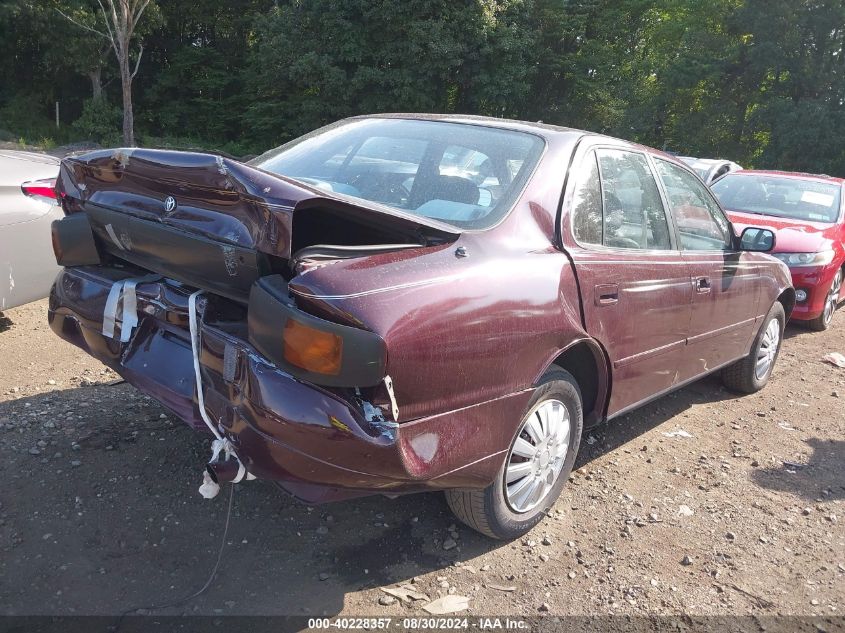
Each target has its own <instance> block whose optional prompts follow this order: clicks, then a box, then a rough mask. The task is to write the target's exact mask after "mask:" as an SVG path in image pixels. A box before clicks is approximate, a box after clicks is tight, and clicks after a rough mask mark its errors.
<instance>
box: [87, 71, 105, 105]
mask: <svg viewBox="0 0 845 633" xmlns="http://www.w3.org/2000/svg"><path fill="white" fill-rule="evenodd" d="M102 76H103V69H102V68H100V67H99V66H98V67H97V68H92V69H91V70H89V71H88V78H89V79H90V80H91V98H92V99H93V100H94V101H99V100H100V99H102V98H103V82H102Z"/></svg>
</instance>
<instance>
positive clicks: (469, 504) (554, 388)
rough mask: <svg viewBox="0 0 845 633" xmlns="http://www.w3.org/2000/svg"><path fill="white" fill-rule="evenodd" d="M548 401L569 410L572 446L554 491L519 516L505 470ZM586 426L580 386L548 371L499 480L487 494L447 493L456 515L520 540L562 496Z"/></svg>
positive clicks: (558, 372) (495, 534)
mask: <svg viewBox="0 0 845 633" xmlns="http://www.w3.org/2000/svg"><path fill="white" fill-rule="evenodd" d="M546 400H557V401H559V402H561V403H563V404H564V406H565V407H566V409H567V412H568V413H569V424H570V428H569V445H568V447H567V449H566V453H565V457H564V458H563V466H562V467H561V470H560V472H559V474H558V476H557V479H556V480H555V481H554V483H553V485H552V487H551V488H550V490H549V491H548V492H547V493H546V494H545V496H543V497H542V499H540V501H539V503H538V504H537V505H536V507H534V508H533V509H531V510H528V511H527V512H521V513H520V512H515V511H514V510H513V509H512V508H511V507H510V505H509V503H508V501H507V499H506V492H505V469H506V467H507V465H508V461H509V458H510V456H511V451H512V449H513V447H514V444H515V443H516V440H517V439H518V437H519V435H520V433H521V432H522V431H523V427H524V425H525V423H526V421H527V418H528V417H529V414H530V413H531V412H532V411H534V410H536V408H537V407H538V406H540V405H541V404H542V403H543V402H544V401H546ZM583 426H584V412H583V407H582V404H581V390H580V389H579V388H578V383H577V382H575V379H574V378H573V377H572V375H571V374H570V373H569V372H566V371H564V370H562V369H554V370H550V371H548V372H547V373H546V374H545V375H544V376H543V377H542V378H541V379H540V382H539V384H538V386H537V389H536V390H535V391H534V394H533V396H532V397H531V400H530V401H529V402H528V407H527V408H526V410H525V414H524V415H523V419H522V420H521V421H520V422H519V426H518V428H517V429H516V431H515V433H514V438H513V440H511V444H510V447H509V448H508V453H507V454H506V456H505V459H504V461H503V463H502V467H501V468H500V469H499V472H498V474H497V476H496V480H495V481H494V482H493V483H492V484H490V485H489V486H487V488H484V489H483V490H447V491H446V501H447V503H448V504H449V507H450V508H451V509H452V512H454V513H455V515H456V516H457V517H458V518H459V519H460V520H461V521H462V522H463V523H465V524H467V525H468V526H469V527H471V528H472V529H474V530H477V531H478V532H481V533H482V534H485V535H487V536H490V537H492V538H495V539H502V540H512V539H515V538H519V537H520V536H522V535H523V534H525V533H526V532H528V531H529V530H530V529H531V528H533V527H534V526H535V525H537V523H539V522H540V521H541V520H542V519H543V517H544V516H546V513H547V512H548V510H549V508H551V506H552V505H553V504H554V502H555V501H556V500H557V498H558V497H559V496H560V491H561V489H562V488H563V485H564V484H565V483H566V480H567V479H568V478H569V473H570V472H572V466H573V465H574V464H575V458H576V456H577V455H578V446H579V445H580V443H581V432H582V430H583Z"/></svg>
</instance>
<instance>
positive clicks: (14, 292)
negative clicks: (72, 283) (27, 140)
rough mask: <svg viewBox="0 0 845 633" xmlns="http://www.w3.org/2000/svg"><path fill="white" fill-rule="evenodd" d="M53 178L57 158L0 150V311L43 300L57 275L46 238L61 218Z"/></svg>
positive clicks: (49, 240) (57, 164) (50, 242)
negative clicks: (51, 225) (56, 221)
mask: <svg viewBox="0 0 845 633" xmlns="http://www.w3.org/2000/svg"><path fill="white" fill-rule="evenodd" d="M58 175H59V159H58V158H54V157H52V156H48V155H46V154H36V153H33V152H19V151H12V150H0V311H2V310H7V309H9V308H14V307H15V306H19V305H22V304H24V303H29V302H30V301H35V300H37V299H42V298H44V297H46V296H47V295H48V294H49V293H50V286H51V285H52V284H53V280H54V279H55V278H56V274H57V273H58V272H59V267H58V266H57V265H56V259H55V257H54V255H53V246H52V239H51V234H50V224H51V223H52V221H53V220H58V219H60V218H62V217H64V213H63V212H62V210H61V207H59V206H58V205H57V204H56V194H55V192H54V191H53V187H54V186H55V184H56V177H57V176H58Z"/></svg>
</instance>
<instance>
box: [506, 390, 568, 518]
mask: <svg viewBox="0 0 845 633" xmlns="http://www.w3.org/2000/svg"><path fill="white" fill-rule="evenodd" d="M570 430H571V421H570V416H569V410H568V409H567V408H566V405H565V404H563V402H561V401H560V400H544V401H543V402H540V403H539V404H538V405H537V406H536V407H534V408H533V409H532V410H531V411H530V412H529V413H528V415H527V416H526V417H525V420H523V422H522V426H521V427H520V429H519V433H518V434H517V437H516V441H515V442H514V444H513V447H512V448H511V451H510V454H509V455H508V460H507V466H506V468H505V475H504V477H505V481H504V492H505V500H506V501H507V504H508V506H509V507H510V508H511V510H513V511H514V512H517V513H520V514H522V513H525V512H530V511H531V510H533V509H534V508H536V507H537V505H539V504H540V502H541V501H542V500H543V499H544V498H545V497H546V495H547V494H548V493H549V491H550V490H551V489H552V487H553V486H554V485H555V482H557V479H558V477H559V476H560V472H561V469H562V468H563V463H564V461H565V460H566V453H567V449H568V448H569V436H570Z"/></svg>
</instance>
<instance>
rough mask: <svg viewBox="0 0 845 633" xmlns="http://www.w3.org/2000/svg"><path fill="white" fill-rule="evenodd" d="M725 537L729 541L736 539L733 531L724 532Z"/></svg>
mask: <svg viewBox="0 0 845 633" xmlns="http://www.w3.org/2000/svg"><path fill="white" fill-rule="evenodd" d="M725 538H726V539H728V540H729V541H735V540H736V534H734V533H733V532H726V533H725Z"/></svg>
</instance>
